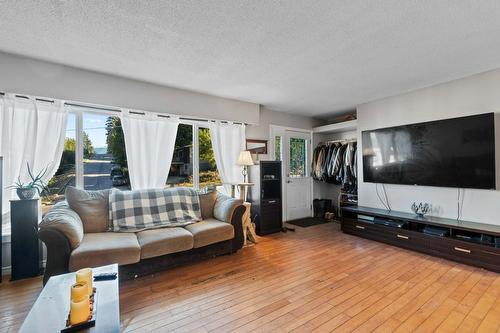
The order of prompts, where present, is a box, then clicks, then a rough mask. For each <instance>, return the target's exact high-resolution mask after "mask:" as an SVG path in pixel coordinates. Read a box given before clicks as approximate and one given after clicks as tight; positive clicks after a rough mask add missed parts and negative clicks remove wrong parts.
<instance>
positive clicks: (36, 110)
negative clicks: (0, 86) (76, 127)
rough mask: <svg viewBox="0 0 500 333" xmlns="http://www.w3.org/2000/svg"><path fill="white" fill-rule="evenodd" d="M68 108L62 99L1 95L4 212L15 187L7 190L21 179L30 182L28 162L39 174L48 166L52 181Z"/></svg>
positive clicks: (47, 174)
mask: <svg viewBox="0 0 500 333" xmlns="http://www.w3.org/2000/svg"><path fill="white" fill-rule="evenodd" d="M67 115H68V113H67V110H66V108H65V107H64V103H63V102H62V101H54V102H53V103H50V102H44V101H37V100H35V99H34V98H31V97H30V98H29V99H22V98H18V97H15V96H14V95H10V94H8V95H6V96H4V97H1V98H0V131H1V132H0V156H3V159H4V161H3V162H4V173H3V184H4V189H3V190H4V196H3V205H2V207H3V209H2V211H3V212H2V213H3V214H5V213H7V212H8V211H9V204H8V202H9V200H10V199H16V198H17V195H16V192H15V190H12V189H5V187H7V186H10V185H12V184H14V182H15V181H16V180H17V179H18V177H19V178H20V179H21V181H22V182H28V181H30V177H29V174H28V170H27V167H26V164H27V163H29V165H30V168H31V170H32V172H33V173H35V174H37V173H39V172H40V171H42V170H44V169H45V168H47V172H46V173H45V176H44V177H43V179H42V180H43V181H44V182H48V181H49V180H50V179H51V178H52V176H54V174H55V173H56V171H57V168H58V167H59V163H60V161H61V156H62V153H63V150H64V140H65V137H66V121H67Z"/></svg>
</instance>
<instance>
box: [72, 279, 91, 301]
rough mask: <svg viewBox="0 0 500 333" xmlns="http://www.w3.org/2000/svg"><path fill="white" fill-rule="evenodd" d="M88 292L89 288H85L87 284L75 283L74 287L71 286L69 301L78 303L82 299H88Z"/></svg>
mask: <svg viewBox="0 0 500 333" xmlns="http://www.w3.org/2000/svg"><path fill="white" fill-rule="evenodd" d="M88 290H89V288H88V286H87V282H78V283H75V284H74V285H72V286H71V300H72V301H76V302H78V301H81V300H82V299H84V298H85V296H87V297H88V295H89V291H88Z"/></svg>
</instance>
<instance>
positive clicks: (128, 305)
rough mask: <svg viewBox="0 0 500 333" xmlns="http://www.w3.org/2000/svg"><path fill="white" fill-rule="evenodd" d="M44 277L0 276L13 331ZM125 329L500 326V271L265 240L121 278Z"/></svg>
mask: <svg viewBox="0 0 500 333" xmlns="http://www.w3.org/2000/svg"><path fill="white" fill-rule="evenodd" d="M40 290H41V278H35V279H28V280H22V281H16V282H8V281H6V280H4V282H3V283H2V284H0V299H1V302H0V318H1V319H2V320H1V321H0V331H1V332H16V331H17V330H18V328H19V325H20V324H21V323H22V320H23V319H24V317H25V316H26V314H27V312H28V311H29V309H30V307H31V305H32V303H33V302H34V300H35V299H36V297H37V296H38V294H39V293H40ZM120 302H121V304H120V308H121V321H122V323H121V325H122V330H123V331H125V332H151V331H156V332H251V331H252V332H313V331H317V332H330V331H338V332H353V331H358V332H372V331H375V332H392V331H401V332H413V331H414V332H432V331H436V332H455V331H458V332H462V331H463V332H468V331H470V332H473V331H477V332H499V333H500V275H499V274H496V273H492V272H488V271H485V270H482V269H478V268H473V267H468V266H465V265H462V264H457V263H454V262H450V261H447V260H443V259H439V258H435V257H431V256H427V255H423V254H419V253H415V252H412V251H407V250H403V249H399V248H396V247H391V246H388V245H385V244H382V243H378V242H373V241H370V240H366V239H362V238H358V237H354V236H350V235H346V234H343V233H342V232H340V230H339V226H338V225H337V224H323V225H318V226H314V227H310V228H299V227H297V228H296V232H295V233H286V234H283V233H278V234H274V235H270V236H267V237H263V238H261V241H260V242H259V244H257V245H255V246H251V247H247V248H244V249H242V250H241V251H239V252H238V253H237V254H234V255H231V256H222V257H218V258H214V259H211V260H206V261H202V262H197V263H193V264H191V265H187V266H184V267H179V268H176V269H171V270H168V271H165V272H162V273H159V274H155V275H154V276H149V277H144V278H139V279H136V280H133V281H126V282H123V283H121V285H120Z"/></svg>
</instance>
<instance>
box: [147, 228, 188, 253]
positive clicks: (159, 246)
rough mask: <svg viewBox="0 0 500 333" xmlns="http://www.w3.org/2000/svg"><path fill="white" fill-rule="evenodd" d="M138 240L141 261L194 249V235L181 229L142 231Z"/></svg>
mask: <svg viewBox="0 0 500 333" xmlns="http://www.w3.org/2000/svg"><path fill="white" fill-rule="evenodd" d="M137 240H138V241H139V245H140V246H141V259H146V258H152V257H157V256H161V255H164V254H169V253H175V252H181V251H186V250H190V249H192V248H193V235H192V234H191V233H190V232H189V231H187V230H186V229H184V228H181V227H174V228H161V229H151V230H144V231H140V232H138V233H137Z"/></svg>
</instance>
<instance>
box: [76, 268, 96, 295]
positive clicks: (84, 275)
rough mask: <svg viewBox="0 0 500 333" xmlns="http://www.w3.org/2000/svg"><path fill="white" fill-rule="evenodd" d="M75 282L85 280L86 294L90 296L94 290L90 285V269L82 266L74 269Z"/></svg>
mask: <svg viewBox="0 0 500 333" xmlns="http://www.w3.org/2000/svg"><path fill="white" fill-rule="evenodd" d="M76 282H86V283H87V288H88V295H89V296H91V295H92V293H93V292H94V289H93V286H92V269H90V268H82V269H80V270H78V271H76Z"/></svg>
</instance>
